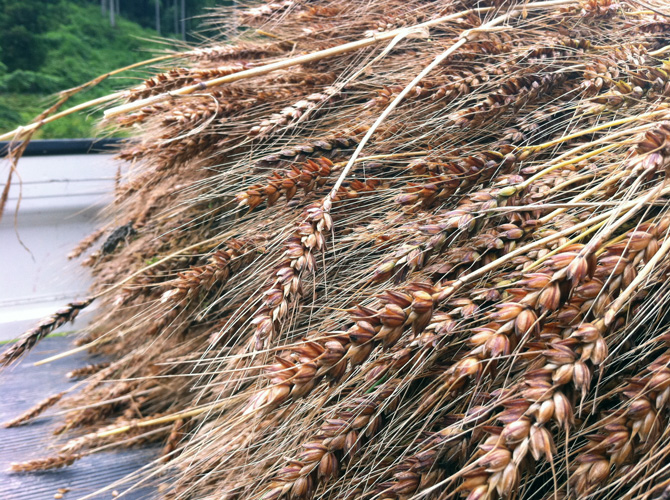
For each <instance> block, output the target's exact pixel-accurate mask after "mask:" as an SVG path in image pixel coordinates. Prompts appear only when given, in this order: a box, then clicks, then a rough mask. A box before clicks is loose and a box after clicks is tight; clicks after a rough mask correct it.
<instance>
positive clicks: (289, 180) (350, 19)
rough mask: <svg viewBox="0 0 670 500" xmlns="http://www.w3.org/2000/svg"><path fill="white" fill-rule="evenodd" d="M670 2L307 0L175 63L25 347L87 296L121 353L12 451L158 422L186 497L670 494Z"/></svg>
mask: <svg viewBox="0 0 670 500" xmlns="http://www.w3.org/2000/svg"><path fill="white" fill-rule="evenodd" d="M650 2H651V0H650ZM650 2H649V3H650ZM664 12H665V14H664ZM669 14H670V9H669V8H668V5H667V4H666V3H665V2H664V1H657V2H656V3H654V4H653V5H647V4H642V3H641V2H637V1H634V0H624V1H622V2H621V3H615V2H614V1H612V0H550V1H543V2H514V1H511V0H509V1H507V0H504V1H493V2H486V1H483V0H482V1H479V2H466V1H461V0H448V1H442V2H434V1H426V0H403V1H395V0H368V1H366V2H358V1H354V0H339V1H337V2H335V1H329V0H317V1H310V2H308V1H301V0H284V1H280V2H277V3H270V4H265V5H259V6H249V7H248V8H246V10H241V9H238V10H236V11H235V13H234V15H235V16H237V19H238V21H239V22H240V23H242V24H243V25H244V26H247V27H248V29H245V30H242V29H238V30H236V31H235V32H233V31H232V30H228V31H226V30H225V29H222V34H221V36H222V40H223V39H226V37H233V36H235V37H236V38H235V39H234V40H233V42H232V43H223V42H219V43H216V42H212V43H210V44H208V45H206V46H203V47H202V48H197V49H194V50H191V51H189V52H185V53H181V54H172V55H169V56H166V57H163V58H161V59H160V60H161V62H160V63H159V64H161V65H162V66H161V68H160V69H159V70H158V71H159V73H158V74H156V75H155V76H153V77H151V78H149V79H147V80H146V81H145V82H144V83H143V84H142V85H139V86H136V87H134V88H132V89H129V90H127V91H123V92H120V93H118V94H115V95H114V96H111V97H110V98H109V99H107V100H108V101H109V102H110V103H111V99H112V98H113V99H115V101H114V102H113V103H112V104H111V105H109V104H108V108H107V112H106V119H105V123H106V125H107V126H108V127H122V128H129V129H131V130H132V131H133V134H134V137H135V140H133V141H130V142H129V143H128V144H127V145H126V146H125V147H124V148H123V150H122V151H121V152H120V153H119V157H120V158H121V159H123V160H125V161H126V162H127V163H128V174H127V175H126V176H125V177H124V178H123V179H120V183H119V187H118V191H117V196H116V200H115V203H114V204H113V206H110V207H109V214H110V216H111V220H112V221H113V222H111V223H110V224H109V225H108V226H106V227H103V228H101V229H100V230H99V231H98V232H97V233H96V234H95V235H93V236H91V237H90V238H88V239H86V240H85V241H84V242H82V244H81V246H80V247H79V248H77V249H76V250H75V251H74V252H73V257H78V256H80V255H82V254H84V253H87V254H88V255H87V257H86V258H85V259H84V263H85V264H86V265H88V266H90V267H91V270H92V272H93V273H94V275H95V276H96V279H97V281H96V283H97V284H96V285H95V289H94V290H93V291H92V295H91V298H90V299H89V300H87V301H84V302H78V303H73V304H70V305H68V306H67V307H66V308H65V309H63V310H62V311H59V312H57V313H56V314H55V315H54V316H53V317H52V318H50V319H48V320H46V321H45V322H43V323H42V324H40V325H39V326H38V327H36V328H35V329H33V330H31V331H29V332H27V333H26V334H25V335H24V336H23V337H22V339H21V340H20V341H19V342H18V343H15V344H14V345H13V346H12V347H10V348H9V349H8V350H7V351H5V353H4V355H3V357H2V363H3V364H4V365H9V364H11V363H13V362H15V361H16V360H17V359H19V358H20V357H21V355H22V354H24V353H25V352H26V351H27V350H28V349H30V348H31V347H32V346H33V345H35V344H36V343H37V342H38V341H39V340H40V339H41V338H42V337H44V335H46V334H47V333H49V332H50V331H52V330H53V329H54V328H56V327H58V326H59V325H61V324H63V323H64V322H66V321H68V320H70V319H72V318H73V317H74V316H75V315H76V314H77V312H78V311H79V310H81V309H82V308H84V307H86V306H87V305H88V304H89V303H90V302H91V301H92V300H95V301H96V302H97V303H98V304H99V306H98V307H99V314H98V319H97V321H96V322H95V323H94V324H93V326H91V327H90V328H89V330H88V332H87V336H86V337H85V338H84V339H83V340H82V348H88V349H91V350H92V351H94V352H102V353H105V354H107V355H108V356H109V357H110V358H111V360H112V361H111V363H109V364H105V365H92V366H86V367H83V368H81V369H79V370H77V371H76V372H73V374H72V376H73V377H77V378H84V382H82V383H83V384H84V385H85V388H84V389H83V390H82V391H81V392H78V393H76V394H75V395H73V394H70V393H68V394H58V395H55V396H53V397H51V398H49V399H48V400H45V401H44V402H42V403H40V404H39V405H38V406H37V407H35V409H34V410H32V411H31V412H30V413H29V414H26V415H23V416H18V417H17V419H16V420H15V421H14V422H11V423H10V425H22V424H25V423H27V422H29V421H30V420H32V419H34V418H35V417H36V416H38V415H39V414H40V412H42V411H44V410H45V409H47V408H49V407H50V406H52V405H54V404H58V405H60V406H61V407H62V408H64V409H66V410H67V409H69V412H68V413H67V416H66V418H65V420H64V422H63V425H62V428H61V429H60V430H59V433H61V434H63V435H64V436H66V437H67V439H69V440H68V441H66V442H65V444H63V445H60V447H59V448H58V449H57V452H56V453H55V454H54V455H53V456H46V457H45V458H44V459H43V460H39V461H34V462H28V463H20V464H15V465H14V468H15V470H17V471H30V470H37V469H46V468H53V467H61V466H65V465H69V464H71V463H73V462H74V461H75V460H77V459H78V458H80V457H82V456H86V455H87V454H90V453H95V452H98V451H100V450H102V449H108V448H109V447H110V446H129V445H137V444H141V443H147V442H160V443H164V451H163V454H162V456H161V457H159V458H158V459H157V460H156V461H155V462H154V463H152V464H150V466H149V467H147V468H146V469H145V471H144V472H143V473H145V474H146V477H147V478H154V479H155V478H159V479H160V480H161V481H162V482H163V483H164V484H163V487H162V488H161V493H160V495H161V497H165V498H169V499H207V500H209V499H227V498H231V499H232V498H236V499H252V498H256V499H260V498H263V499H267V500H270V499H278V498H294V499H307V498H332V499H335V498H338V499H340V498H379V499H401V498H424V497H431V498H441V499H451V498H457V497H467V499H469V500H480V499H498V498H525V499H531V498H533V499H545V498H546V499H551V498H556V499H559V498H603V499H604V498H608V499H609V498H612V499H613V498H630V499H638V498H658V497H661V498H668V497H669V496H670V489H668V490H667V491H666V490H665V488H666V485H668V484H670V434H669V432H668V419H669V418H670V411H669V408H668V406H669V400H670V351H668V350H667V349H668V346H669V345H670V328H669V327H670V322H669V321H668V317H667V316H668V315H667V311H668V307H667V304H668V293H669V292H670V289H669V286H668V282H667V278H668V272H669V271H670V254H669V251H670V238H668V235H669V233H670V207H669V206H668V200H669V198H668V195H669V194H670V182H669V180H668V175H667V173H668V169H669V168H670V63H668V62H667V61H665V60H664V57H666V56H667V55H668V53H670V18H669ZM231 15H232V14H231V12H228V11H225V10H222V11H220V12H217V13H215V14H214V17H213V22H218V20H226V22H228V21H227V19H229V18H230V16H231ZM167 66H170V67H169V68H168V67H167ZM104 101H105V100H104V99H103V100H97V101H96V102H95V103H94V104H97V103H100V102H104ZM112 106H114V107H112ZM38 126H39V123H37V124H36V125H34V126H33V127H32V128H30V127H29V128H26V129H22V131H20V133H21V134H24V135H23V136H20V137H23V138H25V137H26V135H25V134H29V133H31V131H34V130H36V128H37V127H38ZM97 241H99V242H100V243H96V242H97ZM96 245H97V247H96ZM95 248H97V249H95ZM63 355H67V353H64V354H63Z"/></svg>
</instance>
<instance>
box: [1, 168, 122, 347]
mask: <svg viewBox="0 0 670 500" xmlns="http://www.w3.org/2000/svg"><path fill="white" fill-rule="evenodd" d="M116 170H117V165H116V164H115V163H114V161H113V159H112V156H111V155H68V156H34V157H26V158H23V159H21V161H20V163H19V175H20V178H21V180H22V183H19V179H18V177H15V178H14V181H13V183H12V186H11V191H10V196H9V202H8V205H7V207H6V211H5V214H4V217H3V219H2V221H0V262H1V263H2V265H0V341H3V340H9V339H12V338H16V337H17V336H18V335H20V334H21V333H22V332H23V331H25V330H26V329H27V328H29V327H31V326H32V325H33V324H34V323H35V322H36V321H39V320H40V319H41V318H43V317H45V316H48V315H50V314H51V313H53V312H54V311H55V310H56V309H58V308H59V307H62V306H63V305H64V304H66V303H67V302H69V301H71V300H73V299H76V298H83V297H84V296H85V295H86V291H87V289H88V287H89V285H90V278H89V276H88V274H87V271H86V269H83V268H82V267H81V266H80V264H79V261H77V260H74V261H68V260H67V257H66V256H67V254H68V253H69V252H70V251H71V250H72V249H73V248H74V247H75V246H76V245H77V243H78V242H79V241H80V240H81V239H82V238H84V237H85V236H87V235H88V234H90V233H92V232H93V230H94V229H95V227H96V218H97V217H98V214H99V212H100V209H101V208H102V207H103V206H104V205H105V204H106V203H107V202H109V201H110V200H111V197H112V192H113V189H114V177H115V174H116ZM7 172H8V165H7V164H6V162H3V163H0V182H3V183H4V180H5V179H6V177H7ZM1 188H2V185H0V189H1ZM19 195H21V198H22V199H21V203H20V207H19V210H18V215H17V212H16V206H17V201H18V199H19ZM88 314H90V312H89V313H88ZM85 321H86V314H83V315H82V318H81V320H78V321H77V323H78V325H75V327H77V326H80V325H81V324H83V323H85ZM72 328H73V327H72V326H63V327H62V328H61V330H66V329H72Z"/></svg>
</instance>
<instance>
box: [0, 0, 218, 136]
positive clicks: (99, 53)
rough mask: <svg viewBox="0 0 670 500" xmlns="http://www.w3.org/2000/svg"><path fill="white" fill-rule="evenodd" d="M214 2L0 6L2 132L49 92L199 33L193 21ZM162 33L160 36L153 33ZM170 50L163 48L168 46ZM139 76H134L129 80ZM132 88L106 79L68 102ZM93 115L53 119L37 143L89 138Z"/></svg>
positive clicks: (46, 1) (121, 0)
mask: <svg viewBox="0 0 670 500" xmlns="http://www.w3.org/2000/svg"><path fill="white" fill-rule="evenodd" d="M220 3H222V2H217V1H216V0H188V1H182V0H158V5H157V4H156V0H60V1H54V0H0V132H5V131H7V130H11V129H13V128H15V127H16V126H18V125H21V124H25V123H27V122H28V121H30V120H31V119H32V118H34V117H35V116H36V115H37V114H39V113H40V112H41V111H42V110H43V109H44V108H45V107H46V106H48V105H49V104H51V103H52V102H53V96H54V93H56V92H58V91H59V90H63V89H67V88H70V87H74V86H76V85H79V84H81V83H84V82H86V81H88V80H90V79H92V78H94V77H96V76H98V75H100V74H103V73H106V72H107V71H110V70H112V69H115V68H118V67H123V66H126V65H129V64H132V63H134V62H137V61H141V60H143V59H147V58H148V57H150V56H151V55H152V54H153V53H155V52H156V51H158V50H163V49H164V48H165V45H164V44H163V43H157V40H160V39H174V40H175V43H180V42H181V41H182V39H183V38H186V39H187V40H188V37H189V35H187V33H189V32H191V31H193V30H198V29H201V28H202V27H201V26H199V18H198V17H197V16H199V15H200V14H202V13H203V12H204V11H205V9H206V8H207V7H211V6H214V5H217V4H220ZM159 30H160V34H159ZM168 46H169V45H168ZM135 78H137V75H135ZM129 83H130V81H129V80H128V77H126V78H123V79H121V78H111V79H109V80H107V81H104V82H102V83H101V84H100V85H99V86H97V87H95V88H94V89H92V90H89V91H87V92H86V93H84V94H83V95H78V96H75V98H73V100H72V103H77V102H81V101H83V100H87V99H90V98H93V97H97V96H101V95H104V94H106V93H109V92H112V91H114V90H117V89H119V88H122V87H124V86H127V85H128V84H129ZM96 118H97V115H88V116H86V115H81V114H79V115H73V116H70V117H67V118H65V119H63V120H59V121H56V122H54V123H52V124H50V125H48V126H46V127H44V128H43V129H42V130H40V132H39V134H38V135H37V137H41V138H67V137H90V136H92V135H95V130H94V126H95V122H96Z"/></svg>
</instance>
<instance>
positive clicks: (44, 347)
mask: <svg viewBox="0 0 670 500" xmlns="http://www.w3.org/2000/svg"><path fill="white" fill-rule="evenodd" d="M72 342H73V338H72V337H51V338H46V339H44V340H43V341H42V342H41V343H40V344H38V345H37V347H36V348H35V349H34V350H33V351H32V352H31V353H30V354H29V355H28V356H27V357H26V358H25V359H24V360H23V362H22V363H21V364H19V365H18V366H15V367H13V368H10V369H9V370H8V371H5V372H3V373H1V374H0V422H6V421H7V420H10V419H12V418H14V417H16V416H17V415H19V414H20V413H22V412H24V411H26V410H27V409H29V408H30V407H32V406H33V405H34V404H35V403H37V402H39V401H41V400H42V399H44V398H46V397H47V396H50V395H51V394H54V393H57V392H60V391H63V390H65V389H67V388H69V387H71V386H72V382H70V381H69V380H68V379H67V378H66V377H65V374H66V373H67V372H68V371H70V370H72V369H74V368H78V367H81V366H85V365H87V364H89V363H91V362H92V360H91V359H90V357H89V356H88V355H87V354H86V353H78V354H76V355H73V356H70V357H67V358H64V359H62V360H59V361H55V362H53V363H50V364H47V365H43V366H33V362H35V361H37V360H39V359H42V358H45V357H48V356H50V355H52V354H55V353H57V352H61V351H65V350H67V349H69V348H70V347H71V346H72ZM0 347H4V346H0ZM93 362H95V361H93ZM53 412H54V411H53V410H52V413H53ZM47 415H48V413H47ZM59 418H60V417H58V416H51V417H49V418H44V419H41V420H39V421H36V422H35V423H33V424H31V425H26V426H22V427H17V428H12V429H6V428H4V427H0V499H1V500H49V499H53V498H54V494H56V493H57V492H58V489H59V488H69V489H70V491H69V492H67V493H65V495H64V496H63V499H64V500H76V499H79V498H81V497H84V496H85V495H88V494H91V493H93V492H94V491H96V490H98V489H100V488H102V487H104V486H107V485H109V484H111V483H113V482H114V481H116V480H119V479H121V478H123V477H124V476H126V475H127V474H130V473H132V472H133V471H135V470H137V469H138V468H139V467H141V466H142V464H145V463H147V461H148V460H150V459H151V457H152V456H153V455H154V454H155V453H156V450H155V449H142V450H136V449H130V450H122V451H119V452H113V451H110V452H102V453H98V454H95V455H91V456H89V457H85V458H83V459H81V460H79V461H77V462H75V463H74V464H73V465H72V466H70V467H67V468H65V469H59V470H53V471H45V472H42V473H38V474H10V473H8V472H7V469H8V468H9V465H10V464H11V463H12V462H17V461H25V460H30V459H34V458H41V457H45V456H48V455H50V454H52V452H51V450H50V449H49V441H50V430H52V429H53V428H55V427H56V426H57V425H58V422H59V421H60V420H59ZM116 489H117V490H118V491H119V492H122V491H123V490H124V489H125V488H124V487H122V486H118V487H116ZM153 491H154V489H153V488H151V487H150V486H148V487H143V488H139V489H137V490H136V491H131V492H129V493H127V494H126V495H123V496H121V497H119V498H123V499H126V500H140V499H146V498H149V497H150V496H151V493H152V492H153ZM92 498H96V499H112V498H114V497H113V496H112V490H111V489H110V490H109V491H107V492H105V493H102V494H100V495H97V496H95V497H92Z"/></svg>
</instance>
